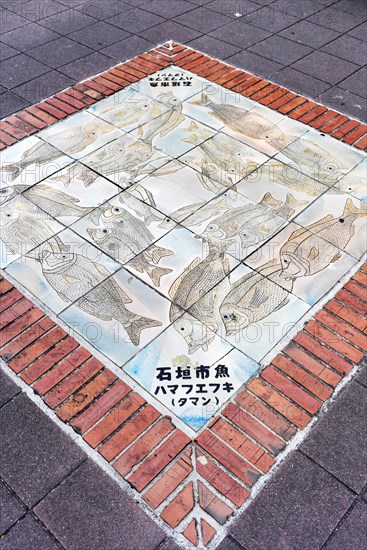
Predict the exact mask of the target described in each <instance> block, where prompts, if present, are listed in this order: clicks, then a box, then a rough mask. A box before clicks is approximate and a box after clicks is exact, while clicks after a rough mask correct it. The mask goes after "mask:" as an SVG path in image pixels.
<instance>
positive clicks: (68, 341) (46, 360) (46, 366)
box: [21, 337, 79, 384]
mask: <svg viewBox="0 0 367 550" xmlns="http://www.w3.org/2000/svg"><path fill="white" fill-rule="evenodd" d="M78 345H79V344H78V342H76V341H75V340H74V338H70V337H68V338H65V340H63V341H62V342H61V343H60V344H58V345H56V346H55V347H54V348H53V349H52V350H51V351H49V352H48V353H46V354H45V355H44V356H43V357H40V359H38V361H35V362H34V363H33V365H31V366H30V367H28V368H27V369H26V370H25V371H24V372H23V373H22V374H21V378H22V380H24V381H25V382H26V383H27V384H32V383H33V382H35V381H36V380H37V378H39V377H40V376H42V374H44V373H45V372H47V371H48V370H50V369H51V368H52V367H53V366H54V365H56V363H58V362H59V361H61V360H62V359H64V357H66V356H67V355H69V353H71V352H72V351H73V350H74V349H76V348H77V347H78ZM24 366H26V365H24Z"/></svg>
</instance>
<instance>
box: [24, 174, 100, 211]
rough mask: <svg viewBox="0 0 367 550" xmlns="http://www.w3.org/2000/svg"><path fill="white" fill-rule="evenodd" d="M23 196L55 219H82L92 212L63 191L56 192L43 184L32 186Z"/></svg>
mask: <svg viewBox="0 0 367 550" xmlns="http://www.w3.org/2000/svg"><path fill="white" fill-rule="evenodd" d="M23 194H24V196H25V197H27V199H29V200H31V201H32V202H33V203H34V204H36V205H37V206H38V207H39V208H42V209H43V210H45V211H46V212H47V213H48V214H50V215H51V216H52V217H55V218H56V217H58V216H65V217H70V216H78V217H82V216H84V215H85V214H88V213H89V212H91V211H92V210H93V208H89V207H85V206H79V205H78V204H76V203H78V202H80V201H79V199H77V198H76V197H73V196H72V195H68V194H67V193H64V192H63V191H58V190H57V189H54V188H52V187H49V186H48V185H45V184H43V183H38V184H37V185H34V186H33V187H31V188H30V189H28V190H27V191H25V192H24V193H23Z"/></svg>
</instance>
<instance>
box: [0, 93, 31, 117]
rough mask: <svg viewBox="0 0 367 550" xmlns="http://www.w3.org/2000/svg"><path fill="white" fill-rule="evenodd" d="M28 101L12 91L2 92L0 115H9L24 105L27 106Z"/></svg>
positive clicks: (0, 96)
mask: <svg viewBox="0 0 367 550" xmlns="http://www.w3.org/2000/svg"><path fill="white" fill-rule="evenodd" d="M28 105H29V103H28V101H25V100H24V99H22V98H21V97H18V96H17V95H15V94H13V92H7V91H6V92H4V93H2V94H1V95H0V117H1V118H3V117H5V116H7V115H11V114H12V113H15V112H17V111H20V110H21V109H24V108H25V107H28Z"/></svg>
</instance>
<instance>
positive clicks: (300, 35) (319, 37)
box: [280, 20, 339, 48]
mask: <svg viewBox="0 0 367 550" xmlns="http://www.w3.org/2000/svg"><path fill="white" fill-rule="evenodd" d="M280 34H281V35H282V36H285V37H286V38H290V39H291V40H294V41H295V42H300V43H301V44H306V45H307V46H312V47H313V48H320V46H324V44H327V43H328V42H331V41H332V40H334V39H335V38H337V37H338V36H339V33H338V32H336V31H333V30H331V29H326V28H325V27H321V25H316V24H315V23H312V22H311V21H306V20H303V21H298V23H296V24H295V25H291V26H290V27H287V28H286V29H284V30H283V31H281V33H280Z"/></svg>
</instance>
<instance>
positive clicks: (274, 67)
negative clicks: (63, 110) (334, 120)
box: [0, 0, 367, 120]
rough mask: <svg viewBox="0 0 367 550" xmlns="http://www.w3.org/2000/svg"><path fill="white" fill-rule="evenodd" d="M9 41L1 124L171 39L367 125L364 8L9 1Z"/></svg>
mask: <svg viewBox="0 0 367 550" xmlns="http://www.w3.org/2000/svg"><path fill="white" fill-rule="evenodd" d="M239 15H240V16H239ZM0 31H1V34H0V59H1V62H0V74H1V87H0V96H1V97H0V105H1V107H0V116H1V117H4V116H6V115H9V114H11V113H13V112H15V111H17V110H20V109H23V108H25V107H26V106H28V105H30V104H33V103H35V102H37V101H40V100H42V99H44V98H45V97H47V96H49V95H52V94H54V93H56V92H58V91H60V90H62V89H63V88H65V87H67V86H69V85H72V84H74V83H75V82H78V81H80V80H81V79H84V78H87V77H89V76H92V75H93V74H96V73H97V72H101V71H103V70H105V69H107V68H109V67H110V66H112V65H114V64H116V63H117V62H118V61H123V60H126V59H128V58H130V57H133V56H135V55H137V54H139V53H142V52H143V51H146V50H147V49H149V48H151V47H154V46H156V45H157V44H159V43H162V42H164V41H165V40H168V39H170V38H171V39H173V40H175V41H177V42H182V43H185V44H188V45H190V46H192V47H193V48H196V49H199V50H201V51H203V52H205V53H208V54H209V55H212V56H214V57H218V58H220V59H225V60H226V61H228V63H231V64H233V65H235V66H238V67H240V68H243V69H246V70H248V71H251V72H254V73H255V74H258V75H259V76H262V77H264V78H269V79H270V80H272V81H274V82H276V83H279V84H281V85H284V86H286V87H289V88H291V89H293V90H295V91H296V92H299V93H302V94H305V95H306V96H308V97H310V98H313V99H316V100H317V101H320V102H322V103H325V104H326V105H328V106H330V107H333V108H335V109H337V110H340V111H342V112H345V113H346V114H348V115H350V116H354V117H357V118H359V119H360V120H367V108H366V98H367V81H366V50H367V2H366V1H365V0H317V1H316V0H302V1H296V0H149V1H147V0H125V1H122V0H58V1H55V0H27V1H26V0H0Z"/></svg>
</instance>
